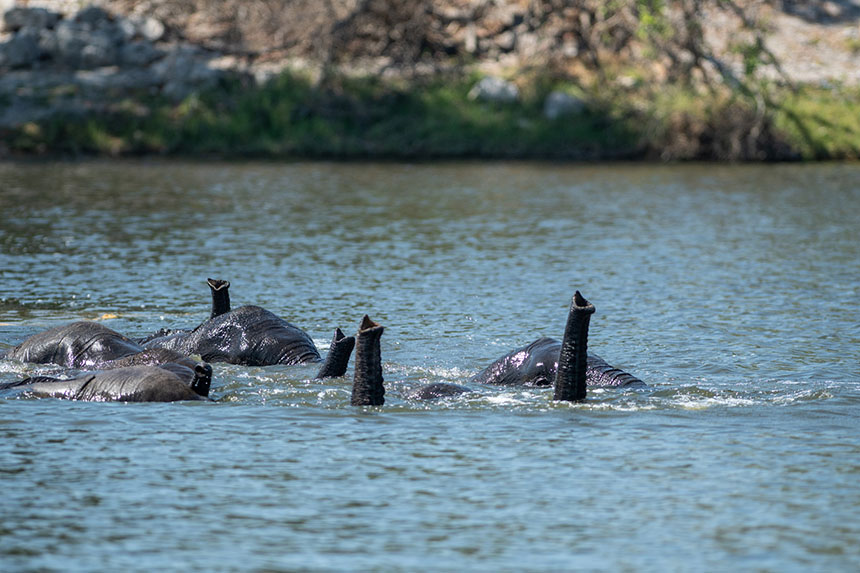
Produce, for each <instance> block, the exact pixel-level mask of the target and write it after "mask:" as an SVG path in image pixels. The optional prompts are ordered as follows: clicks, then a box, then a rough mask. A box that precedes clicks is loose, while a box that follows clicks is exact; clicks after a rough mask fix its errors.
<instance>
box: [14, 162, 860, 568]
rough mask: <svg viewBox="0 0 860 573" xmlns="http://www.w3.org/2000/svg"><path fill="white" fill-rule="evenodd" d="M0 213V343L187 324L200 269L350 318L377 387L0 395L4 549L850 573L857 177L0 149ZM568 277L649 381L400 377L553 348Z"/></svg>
mask: <svg viewBox="0 0 860 573" xmlns="http://www.w3.org/2000/svg"><path fill="white" fill-rule="evenodd" d="M0 213H2V218H0V277H2V281H0V286H2V292H0V344H2V345H5V346H9V345H13V344H15V343H17V342H19V341H20V340H22V339H23V338H25V337H26V336H28V335H30V334H33V333H35V332H37V331H40V330H43V329H45V328H48V327H51V326H55V325H58V324H63V323H66V322H70V321H72V320H78V319H82V318H86V319H100V320H103V321H104V323H105V324H107V325H108V326H110V327H112V328H115V329H117V330H120V331H122V332H125V333H127V334H130V335H140V334H144V333H148V332H150V331H152V330H155V329H157V328H160V327H181V326H187V327H190V326H194V325H196V324H197V323H199V322H200V321H201V320H203V319H204V318H206V317H207V316H208V311H209V292H208V287H207V286H206V284H205V279H206V278H207V277H214V278H224V279H229V280H230V281H231V283H232V287H231V298H232V301H233V304H234V305H235V306H238V305H241V304H260V305H262V306H265V307H267V308H269V309H270V310H273V311H275V312H276V313H278V314H280V315H281V316H284V317H285V318H287V319H288V320H290V321H291V322H294V323H295V324H298V325H300V326H302V327H303V328H305V329H306V330H307V331H308V332H309V333H310V334H311V335H312V336H313V338H314V339H315V340H316V341H317V343H318V345H319V346H320V347H321V349H322V350H324V349H325V348H326V347H327V343H328V340H329V338H330V337H331V333H332V331H333V330H334V328H335V326H341V327H342V328H344V330H347V331H355V329H356V328H357V325H358V322H359V320H360V318H361V316H362V315H363V314H365V313H368V314H370V316H371V317H372V318H374V319H375V320H377V321H378V322H380V323H381V324H383V325H385V326H386V330H385V335H384V336H383V348H382V352H383V360H384V362H385V373H386V383H387V387H388V392H387V395H386V398H387V403H386V405H385V406H384V407H382V408H368V409H360V408H353V407H351V406H349V391H350V382H351V379H350V378H344V379H337V380H333V381H329V382H326V383H319V382H316V381H312V380H310V378H311V377H312V376H313V375H314V374H315V372H316V367H314V366H308V367H266V368H246V367H239V366H229V365H216V368H215V376H216V379H215V381H214V384H213V396H214V397H215V398H216V399H217V401H216V402H215V403H211V404H199V403H195V404H99V403H76V402H63V401H57V400H32V399H30V400H28V399H17V398H5V399H4V398H0V479H2V482H3V485H4V486H5V487H4V488H3V493H2V495H0V516H2V519H0V569H2V570H4V571H22V570H52V571H94V570H102V571H109V570H111V571H113V570H137V571H154V570H181V571H187V570H207V571H259V570H278V571H281V570H284V571H286V570H313V571H352V570H376V571H425V570H426V571H431V570H432V571H462V570H474V571H527V570H528V571H550V570H605V571H618V570H628V571H706V570H707V571H714V570H765V571H788V570H796V571H808V570H819V571H820V570H831V571H834V570H839V571H845V570H853V569H856V568H857V567H860V545H858V544H857V539H858V538H860V489H858V482H860V461H858V460H860V437H859V436H858V427H860V419H858V418H860V416H858V408H860V320H858V311H857V308H858V302H860V298H858V284H860V166H841V165H822V166H795V165H789V166H779V165H778V166H733V167H717V166H680V167H679V166H656V167H655V166H618V165H607V166H595V167H588V166H574V167H565V166H553V165H532V164H520V165H503V164H494V165H483V164H454V165H441V166H440V165H378V164H374V165H363V164H348V165H339V164H328V163H308V164H305V163H299V164H287V165H278V164H264V163H260V164H257V163H255V164H219V163H215V164H188V163H162V162H133V163H82V164H79V163H68V164H67V163H48V164H31V165H20V164H5V165H0ZM575 289H580V290H581V291H582V292H583V294H585V296H586V297H587V298H589V300H591V301H592V302H593V303H594V304H595V305H596V307H597V314H596V315H595V316H594V317H593V318H592V321H591V337H590V344H589V348H590V349H592V350H593V351H595V352H597V353H598V354H600V355H602V356H603V357H604V358H606V359H607V360H608V361H609V362H611V363H613V364H615V365H616V366H619V367H623V368H625V369H626V370H628V371H630V372H631V373H633V374H635V375H637V376H639V377H640V378H642V379H643V380H645V381H646V382H648V384H649V388H647V389H644V390H627V391H619V390H603V391H597V392H593V393H591V395H590V396H589V399H588V402H587V403H584V404H577V405H569V404H557V403H553V402H552V401H551V390H548V389H547V390H535V389H513V390H512V389H496V388H475V389H476V390H478V392H476V393H474V394H472V395H467V396H464V397H460V398H456V399H450V400H445V401H441V402H435V403H424V402H414V401H410V400H408V399H405V398H404V397H403V394H404V391H405V390H406V389H409V388H411V387H414V386H417V385H419V384H422V383H425V382H433V381H451V382H460V383H462V382H465V381H467V380H468V378H469V376H471V375H472V374H474V373H476V372H477V371H478V370H480V369H481V368H482V367H483V366H485V365H486V364H488V363H489V362H490V361H492V360H493V359H495V358H497V357H498V356H500V355H501V354H504V353H505V352H507V351H508V350H510V349H511V348H514V347H516V346H519V345H522V344H525V343H527V342H530V341H531V340H534V339H535V338H537V337H538V336H540V335H547V336H554V337H560V336H561V333H562V329H563V327H564V322H565V319H566V309H567V306H568V303H569V300H570V296H571V295H572V293H573V291H574V290H575ZM114 316H115V317H114ZM112 317H113V318H112ZM55 371H56V369H53V368H51V367H49V366H33V365H22V364H20V363H12V362H10V361H0V381H10V380H15V379H18V378H19V377H21V376H22V375H24V374H30V373H33V372H55Z"/></svg>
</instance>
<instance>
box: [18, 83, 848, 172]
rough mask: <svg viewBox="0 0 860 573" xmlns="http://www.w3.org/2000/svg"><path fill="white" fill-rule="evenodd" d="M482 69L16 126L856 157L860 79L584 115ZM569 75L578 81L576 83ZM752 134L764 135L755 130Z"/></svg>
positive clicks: (350, 154) (401, 148)
mask: <svg viewBox="0 0 860 573" xmlns="http://www.w3.org/2000/svg"><path fill="white" fill-rule="evenodd" d="M473 83H474V78H463V79H460V80H455V81H451V80H450V79H449V80H447V81H442V80H435V81H427V82H421V83H412V84H409V85H395V84H384V83H382V82H380V81H378V80H376V79H372V78H365V79H346V78H339V79H337V80H333V81H330V82H327V83H324V84H322V85H323V86H325V87H320V86H319V85H314V84H312V83H311V82H310V81H309V80H307V79H306V78H304V77H302V76H299V75H294V74H284V75H282V76H280V77H279V78H277V79H275V80H273V81H271V82H269V83H268V84H267V85H265V86H263V87H255V88H251V87H248V86H245V85H242V84H241V83H240V82H238V81H235V82H228V83H226V84H224V85H221V86H219V87H218V88H217V89H212V90H209V91H207V92H205V93H201V94H195V95H192V96H189V97H188V98H186V99H185V100H184V101H182V102H180V103H178V104H176V103H171V102H168V101H166V100H163V99H158V98H154V99H153V98H150V97H141V98H137V99H136V98H127V99H125V100H123V101H119V102H117V103H115V104H114V105H113V106H112V107H111V109H110V111H109V112H105V113H100V114H97V115H89V116H84V117H82V116H66V117H58V116H55V117H53V118H51V119H48V120H45V121H43V122H40V123H38V124H35V123H33V124H27V125H25V126H23V127H22V128H20V129H17V130H15V131H13V132H9V133H5V134H2V135H3V140H4V141H5V143H6V146H7V148H8V149H9V151H10V152H12V153H20V154H59V155H62V154H69V155H88V154H98V155H135V154H171V155H191V156H195V155H196V156H207V155H214V156H220V157H284V158H293V157H329V158H346V159H352V158H395V159H397V158H402V159H422V158H458V157H464V158H466V157H481V158H561V159H580V160H586V159H617V158H662V159H758V160H762V159H763V160H767V159H787V158H803V159H857V158H860V113H858V112H860V109H858V108H860V97H858V96H860V90H858V89H856V88H853V89H838V90H837V89H833V90H824V89H812V88H804V89H801V90H798V91H796V92H791V91H789V90H778V89H771V90H770V93H769V98H770V99H769V102H770V105H768V106H767V109H766V110H765V113H766V114H767V116H766V117H765V120H764V121H762V116H761V114H760V111H761V110H759V109H756V108H755V105H754V104H753V103H751V102H750V101H747V100H746V99H745V98H743V97H740V96H736V95H731V94H729V95H728V96H727V95H725V94H724V95H722V96H707V97H704V96H701V95H693V94H692V93H691V92H690V91H689V90H682V89H678V90H671V89H662V90H657V91H655V92H651V95H648V93H646V92H644V91H639V92H633V91H623V90H616V91H614V92H609V91H607V90H604V91H598V92H596V93H591V94H586V98H587V100H588V101H589V106H588V109H587V110H586V111H585V112H584V113H581V114H577V115H571V116H566V117H562V118H559V119H556V120H548V119H546V118H545V117H544V116H543V109H542V106H543V98H544V97H545V95H546V93H548V91H549V89H550V88H559V87H561V88H564V87H565V86H560V85H559V84H558V83H554V82H550V81H548V80H538V81H535V82H533V85H532V86H531V88H530V89H528V88H527V89H523V90H522V93H523V97H522V101H521V102H519V103H517V104H511V105H501V104H490V103H485V102H477V101H472V100H470V99H469V98H468V97H467V93H468V91H469V89H470V88H471V86H472V85H473ZM568 87H569V86H568ZM751 134H752V135H751Z"/></svg>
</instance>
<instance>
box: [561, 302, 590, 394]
mask: <svg viewBox="0 0 860 573" xmlns="http://www.w3.org/2000/svg"><path fill="white" fill-rule="evenodd" d="M592 314H594V305H593V304H591V303H590V302H588V301H587V300H585V298H583V296H582V295H581V294H579V291H576V293H575V294H574V295H573V299H572V300H571V302H570V312H569V313H568V315H567V325H566V326H565V328H564V339H563V340H562V341H561V352H560V353H559V357H558V371H557V372H556V375H555V394H554V395H553V400H566V401H568V402H578V401H580V400H585V394H586V391H585V388H586V373H587V364H588V323H589V322H590V320H591V315H592Z"/></svg>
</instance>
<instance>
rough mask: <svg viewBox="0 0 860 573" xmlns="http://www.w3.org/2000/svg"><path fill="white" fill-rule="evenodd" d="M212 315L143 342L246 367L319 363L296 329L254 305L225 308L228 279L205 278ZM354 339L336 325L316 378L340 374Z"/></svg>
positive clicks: (314, 350)
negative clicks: (184, 328)
mask: <svg viewBox="0 0 860 573" xmlns="http://www.w3.org/2000/svg"><path fill="white" fill-rule="evenodd" d="M207 282H208V284H209V287H210V289H211V290H212V313H211V315H210V317H209V319H208V320H206V321H205V322H203V323H202V324H200V325H199V326H197V327H196V328H194V329H193V330H180V331H161V332H166V334H164V335H162V336H158V335H157V334H158V333H156V336H150V337H147V338H145V339H142V340H143V345H144V347H145V348H167V349H171V350H176V351H178V352H180V353H185V354H189V355H200V356H201V357H202V358H203V360H205V361H207V362H228V363H230V364H241V365H245V366H269V365H273V364H285V365H292V364H308V363H313V362H322V358H321V357H320V354H319V352H318V351H317V348H316V345H315V344H314V342H313V340H311V337H310V336H308V334H307V333H306V332H305V331H304V330H302V329H301V328H299V327H297V326H295V325H293V324H290V323H289V322H287V321H286V320H284V319H282V318H280V317H278V316H277V315H275V314H274V313H272V312H270V311H268V310H266V309H264V308H261V307H259V306H254V305H247V306H241V307H239V308H236V309H231V308H230V298H229V291H228V289H229V287H230V283H229V282H228V281H221V280H215V279H208V281H207ZM354 345H355V338H354V337H351V336H344V334H343V332H341V331H340V329H336V330H335V333H334V337H333V338H332V343H331V348H330V350H329V353H328V355H327V357H326V360H325V362H324V364H323V366H322V367H321V369H320V371H319V374H318V375H317V378H325V377H332V376H343V374H344V373H345V372H346V369H347V365H348V363H349V358H350V356H351V354H352V350H353V347H354Z"/></svg>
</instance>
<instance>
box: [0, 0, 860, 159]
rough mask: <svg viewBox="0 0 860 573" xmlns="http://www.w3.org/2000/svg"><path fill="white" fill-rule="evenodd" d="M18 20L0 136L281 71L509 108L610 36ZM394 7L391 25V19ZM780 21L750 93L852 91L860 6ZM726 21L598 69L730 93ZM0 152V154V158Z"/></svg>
mask: <svg viewBox="0 0 860 573" xmlns="http://www.w3.org/2000/svg"><path fill="white" fill-rule="evenodd" d="M4 4H5V6H4ZM22 4H26V5H25V6H24V5H19V3H18V2H10V1H9V0H5V1H3V0H0V10H2V9H3V8H6V11H5V12H4V14H3V27H2V32H0V133H2V130H6V131H7V132H9V131H10V130H12V131H16V130H22V129H27V128H28V126H31V125H36V124H38V123H39V122H43V121H46V120H49V119H50V118H52V117H86V116H98V115H100V114H101V115H104V114H109V113H113V112H116V111H118V110H122V111H125V112H130V113H132V114H134V113H140V114H146V113H147V109H146V106H147V104H146V102H147V100H148V99H150V98H156V99H159V101H166V102H173V103H174V104H179V103H180V102H182V101H183V100H185V99H186V98H188V97H189V96H191V95H193V94H197V93H201V92H205V91H207V90H216V89H218V88H219V86H221V85H224V84H225V83H229V82H238V83H240V84H241V85H244V86H247V87H248V88H249V89H254V88H261V87H262V86H265V85H266V84H267V82H269V81H270V80H271V79H272V78H275V77H277V76H278V75H279V74H280V73H281V72H283V71H284V70H292V71H296V70H299V71H300V72H301V73H303V74H307V75H308V76H309V77H311V78H319V77H320V75H322V74H325V73H328V72H329V71H330V70H332V69H336V70H338V73H344V74H354V75H357V76H372V77H380V78H386V77H387V78H396V79H400V80H404V81H406V82H410V81H413V80H414V78H416V77H427V76H433V75H439V74H440V73H445V72H446V71H450V70H452V69H455V70H457V71H458V73H459V75H460V77H464V76H468V75H469V74H472V75H473V76H474V77H476V78H477V79H475V80H473V81H474V85H473V86H472V87H471V89H470V90H469V91H468V97H469V98H470V99H473V100H478V101H485V102H490V103H500V104H505V103H517V102H519V101H520V100H521V94H520V92H521V91H522V88H523V87H526V88H528V87H529V86H528V85H525V86H524V82H529V81H531V78H532V77H534V74H535V73H536V72H535V70H541V69H551V70H554V72H553V73H559V70H561V73H563V74H566V76H567V77H573V78H577V77H584V76H583V74H584V73H585V72H583V65H584V64H583V62H584V61H586V60H587V59H588V58H589V57H591V58H594V57H595V54H592V53H588V52H587V51H586V48H588V46H589V44H588V41H589V39H588V38H587V37H586V36H587V34H586V32H588V33H592V34H596V33H598V32H601V31H602V32H606V31H607V30H609V31H614V33H619V32H618V29H622V28H618V29H615V28H611V29H610V28H607V29H602V28H598V27H597V26H596V25H594V24H593V23H592V25H591V27H590V28H589V27H588V26H585V25H584V24H583V25H582V26H580V27H577V26H579V24H572V22H575V21H576V18H579V19H580V20H582V18H583V17H584V15H585V12H583V13H581V14H578V15H577V14H572V13H568V12H565V11H564V10H561V11H559V12H557V13H556V12H552V11H551V10H550V11H547V10H549V9H548V8H546V7H544V8H540V6H539V5H540V4H541V3H535V5H532V4H529V6H528V7H526V5H525V4H524V3H520V2H512V1H509V2H490V3H487V2H479V1H475V0H465V1H461V2H455V1H454V0H451V1H442V2H417V1H405V2H402V3H399V4H398V3H395V4H391V3H387V2H380V3H377V4H379V6H378V7H376V8H375V7H374V6H375V4H374V3H373V2H370V3H367V4H366V5H365V4H362V9H361V10H359V9H358V8H355V7H352V10H353V11H352V12H350V6H351V3H349V2H333V3H331V4H330V5H329V11H330V13H326V12H325V11H324V10H323V9H320V10H318V11H314V10H312V9H311V10H309V9H308V7H309V6H312V4H307V3H305V2H297V3H295V5H294V4H293V3H290V4H289V5H288V6H289V7H288V8H286V7H285V8H284V13H282V14H281V13H278V14H274V13H272V12H270V13H269V20H270V21H267V20H266V14H265V13H260V14H256V15H255V14H254V13H253V8H254V7H256V8H259V9H262V8H263V7H265V6H266V5H267V3H266V2H265V1H264V0H259V1H256V2H248V3H246V4H242V3H236V2H229V1H228V2H225V3H223V6H221V9H220V10H219V9H214V8H210V9H208V10H207V9H201V6H202V7H204V8H205V7H206V6H207V5H208V4H207V3H206V2H204V1H203V0H185V1H183V2H175V3H170V2H163V1H158V0H150V1H146V2H144V1H142V0H141V1H135V0H105V1H103V2H96V3H91V4H88V5H87V6H86V7H84V8H82V9H79V10H76V9H74V7H75V6H77V5H78V3H71V2H57V1H54V0H44V1H41V2H40V1H36V0H34V1H31V2H28V3H22ZM544 4H546V5H547V6H550V7H551V5H552V3H551V2H545V3H544ZM394 5H397V6H402V8H403V10H404V11H405V12H404V13H403V14H399V13H391V6H394ZM717 5H719V3H715V4H714V6H717ZM535 6H538V7H537V8H535ZM780 7H781V9H779V10H777V9H775V8H770V11H769V12H767V13H766V14H765V15H764V16H762V15H761V14H758V15H757V17H759V18H765V17H766V19H767V21H768V22H769V26H770V27H769V30H768V36H767V42H768V43H767V45H766V50H765V53H766V54H767V55H768V56H769V59H765V58H763V59H762V62H761V65H759V69H758V70H757V73H758V74H759V75H760V77H763V78H767V77H770V78H771V79H776V80H778V81H781V82H788V83H790V84H791V83H804V84H812V85H816V86H824V87H827V86H830V85H834V84H838V85H840V86H845V85H848V86H851V85H860V66H857V65H855V64H856V62H857V58H858V54H860V26H858V24H857V22H858V18H860V0H842V1H840V2H833V1H828V2H820V3H810V2H804V1H801V0H796V1H795V2H788V1H783V2H782V4H780ZM418 8H420V10H419V9H418ZM789 8H791V9H789ZM230 9H232V10H234V12H230ZM243 9H244V10H245V12H242V10H243ZM290 10H292V11H293V12H290ZM302 10H304V11H302ZM386 10H387V11H386ZM409 10H414V11H415V12H414V14H410V13H409ZM541 10H543V11H541ZM313 14H316V16H315V17H312V15H313ZM738 14H739V12H737V11H734V12H733V11H730V10H722V11H720V10H717V9H716V8H715V7H713V6H712V7H711V8H710V9H709V11H708V12H707V13H704V12H703V14H702V15H700V17H702V18H704V17H707V20H706V21H707V22H709V23H712V24H713V25H712V26H709V27H708V29H707V30H705V33H704V35H703V37H702V38H701V39H700V40H699V43H700V44H701V43H704V44H706V45H707V46H708V50H705V51H704V52H702V53H699V52H700V51H701V46H700V47H698V48H697V47H695V45H694V44H695V43H694V42H691V41H688V44H690V45H691V46H693V47H692V48H689V50H688V51H689V53H686V52H685V51H684V50H685V49H687V48H688V46H686V45H681V48H679V49H675V51H674V52H670V51H667V54H668V56H667V57H662V58H655V57H653V56H650V59H648V58H649V57H647V56H643V55H642V48H641V47H638V46H637V44H636V43H635V41H634V42H631V41H630V39H626V40H625V42H626V43H618V46H619V47H618V52H617V54H616V53H609V58H608V59H609V60H610V61H612V62H613V64H614V65H617V62H615V61H614V60H617V59H618V58H621V57H622V56H623V57H624V58H627V60H629V62H630V63H632V64H633V66H632V67H633V69H639V70H641V73H643V74H648V79H647V80H645V81H648V82H654V83H660V82H671V81H672V79H671V76H672V73H673V71H672V69H670V68H671V66H676V67H678V66H679V65H686V64H684V59H685V58H686V59H693V60H695V62H694V63H695V64H696V65H698V66H699V67H700V68H701V70H702V72H701V73H703V74H705V75H708V74H712V75H713V76H715V77H719V78H720V81H731V78H733V77H740V76H741V75H742V74H743V73H744V66H745V65H748V62H746V61H745V60H744V57H746V56H745V55H743V54H738V53H736V52H737V49H736V48H735V47H733V45H732V39H733V34H734V33H735V32H736V29H739V28H738V26H739V24H738V18H739V16H738ZM241 15H244V19H239V18H238V16H241ZM742 15H743V17H746V15H747V12H743V13H742ZM565 18H566V20H565ZM297 19H298V20H299V21H296V20H297ZM282 20H283V21H282ZM168 22H169V24H168ZM255 22H256V24H255V25H256V28H254V27H253V26H252V24H254V23H255ZM243 26H244V27H243ZM744 33H749V30H745V31H744ZM277 34H280V35H277ZM739 34H740V32H738V35H739ZM799 46H800V48H799ZM610 48H611V45H610ZM610 52H611V50H610ZM691 54H692V55H691ZM678 62H681V64H679V63H678ZM622 64H623V62H622ZM618 67H619V69H623V65H618ZM630 67H631V65H630V64H628V68H630ZM524 70H525V73H524V72H523V71H524ZM591 74H592V75H594V74H593V70H592V71H591ZM725 78H729V80H726V79H725ZM312 81H316V80H312ZM600 81H605V80H600ZM609 81H611V82H613V84H614V85H615V86H616V88H618V89H621V90H623V89H626V88H627V87H628V85H629V86H633V85H634V84H636V83H637V82H639V83H641V82H642V81H643V80H642V79H640V78H639V77H637V75H636V74H635V73H634V74H632V75H631V74H630V73H620V74H616V75H614V76H613V77H611V78H609ZM542 98H543V99H542V106H541V107H542V110H543V115H544V117H545V118H547V119H549V120H555V119H557V118H560V117H565V116H568V115H577V114H582V113H583V112H585V111H586V110H587V109H588V108H589V106H590V105H592V102H590V101H588V99H587V98H584V97H582V94H581V93H577V92H576V90H558V89H551V90H548V91H547V93H545V94H543V95H542ZM3 147H4V146H3V145H2V142H0V153H2V152H3Z"/></svg>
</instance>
